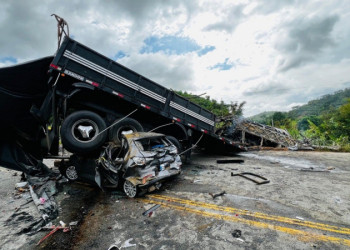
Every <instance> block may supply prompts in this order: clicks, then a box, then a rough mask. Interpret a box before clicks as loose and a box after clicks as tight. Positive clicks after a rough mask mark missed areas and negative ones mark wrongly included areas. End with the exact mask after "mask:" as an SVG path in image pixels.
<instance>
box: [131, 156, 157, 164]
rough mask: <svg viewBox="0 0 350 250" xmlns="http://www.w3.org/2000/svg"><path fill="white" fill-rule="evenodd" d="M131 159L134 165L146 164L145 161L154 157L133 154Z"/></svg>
mask: <svg viewBox="0 0 350 250" xmlns="http://www.w3.org/2000/svg"><path fill="white" fill-rule="evenodd" d="M132 160H133V161H134V162H135V164H136V165H140V166H142V165H146V163H148V162H150V161H152V160H154V158H152V157H138V156H135V157H134V158H132Z"/></svg>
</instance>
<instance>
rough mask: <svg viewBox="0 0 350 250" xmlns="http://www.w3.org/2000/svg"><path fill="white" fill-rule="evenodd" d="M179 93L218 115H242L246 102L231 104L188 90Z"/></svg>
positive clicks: (178, 92)
mask: <svg viewBox="0 0 350 250" xmlns="http://www.w3.org/2000/svg"><path fill="white" fill-rule="evenodd" d="M175 93H177V94H178V95H181V96H183V97H185V98H186V99H189V100H190V101H192V102H194V103H196V104H198V105H199V106H201V107H203V108H205V109H207V110H209V111H210V112H213V113H214V114H215V115H217V116H228V115H238V116H240V115H242V113H243V107H244V105H245V102H242V103H237V102H231V103H230V104H225V103H224V102H223V101H220V102H218V101H217V100H215V99H210V97H209V96H205V97H201V96H197V95H193V94H190V93H187V92H182V91H175Z"/></svg>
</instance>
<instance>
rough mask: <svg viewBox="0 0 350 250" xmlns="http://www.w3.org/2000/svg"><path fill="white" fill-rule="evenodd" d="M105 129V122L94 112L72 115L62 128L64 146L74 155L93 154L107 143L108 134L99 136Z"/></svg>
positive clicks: (80, 112)
mask: <svg viewBox="0 0 350 250" xmlns="http://www.w3.org/2000/svg"><path fill="white" fill-rule="evenodd" d="M105 128H106V123H105V122H104V120H103V119H102V118H101V117H100V116H99V115H98V114H96V113H94V112H91V111H86V110H84V111H78V112H75V113H72V114H70V115H69V116H68V117H67V118H66V119H65V120H64V121H63V123H62V126H61V139H62V144H63V146H64V147H65V148H66V149H67V150H68V151H70V152H72V153H89V152H92V151H94V150H96V149H98V148H99V147H101V146H102V145H103V143H104V142H105V141H106V137H107V132H104V133H102V134H100V135H98V134H99V133H100V132H101V131H103V130H104V129H105Z"/></svg>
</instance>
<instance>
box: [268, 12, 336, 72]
mask: <svg viewBox="0 0 350 250" xmlns="http://www.w3.org/2000/svg"><path fill="white" fill-rule="evenodd" d="M338 20H339V17H338V16H337V15H331V16H327V17H319V16H316V17H312V18H299V19H297V20H293V21H292V22H290V23H288V24H286V25H284V26H282V27H281V29H284V30H286V33H285V31H284V32H283V33H284V34H282V35H281V36H279V37H277V39H276V40H277V42H276V44H275V48H276V49H277V50H278V51H280V52H281V54H282V56H283V57H282V58H281V59H280V60H279V62H278V70H279V71H288V70H290V69H293V68H297V67H300V66H301V65H303V64H305V63H306V62H309V61H313V60H316V59H317V58H316V57H317V56H318V55H319V54H320V53H321V52H322V50H323V49H325V48H327V47H331V46H334V45H335V41H334V39H333V37H332V31H333V28H334V25H335V24H336V22H337V21H338Z"/></svg>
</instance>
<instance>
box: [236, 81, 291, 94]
mask: <svg viewBox="0 0 350 250" xmlns="http://www.w3.org/2000/svg"><path fill="white" fill-rule="evenodd" d="M289 92H290V88H288V87H287V86H283V85H282V84H281V83H277V82H273V81H271V82H264V83H259V84H258V85H256V86H254V87H252V88H249V89H247V90H245V91H243V95H245V96H260V97H274V96H281V95H284V94H287V93H289Z"/></svg>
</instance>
